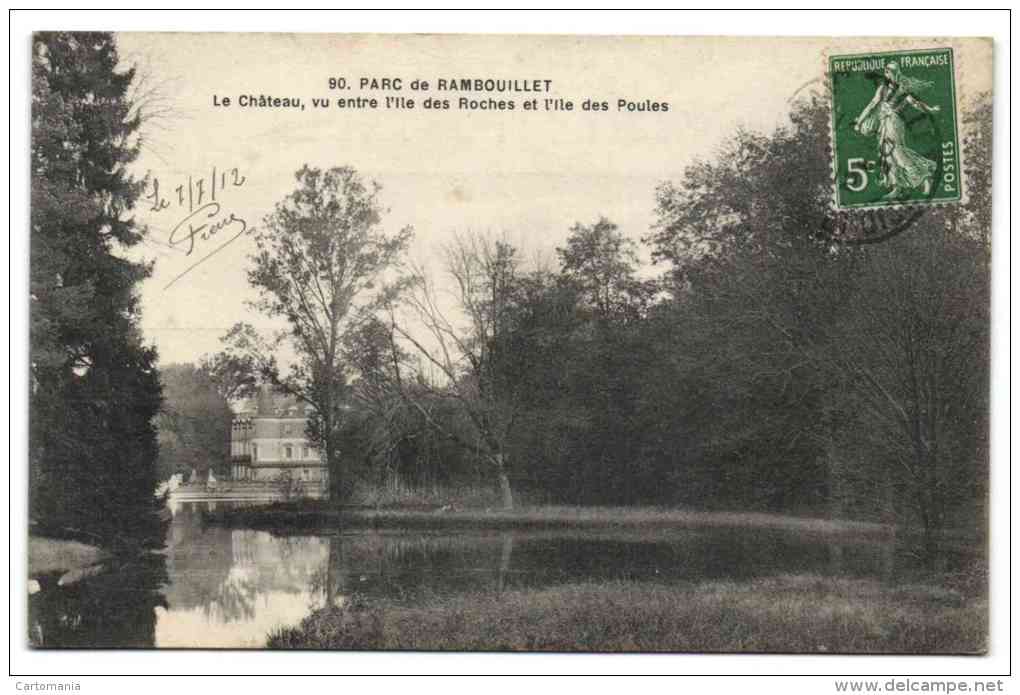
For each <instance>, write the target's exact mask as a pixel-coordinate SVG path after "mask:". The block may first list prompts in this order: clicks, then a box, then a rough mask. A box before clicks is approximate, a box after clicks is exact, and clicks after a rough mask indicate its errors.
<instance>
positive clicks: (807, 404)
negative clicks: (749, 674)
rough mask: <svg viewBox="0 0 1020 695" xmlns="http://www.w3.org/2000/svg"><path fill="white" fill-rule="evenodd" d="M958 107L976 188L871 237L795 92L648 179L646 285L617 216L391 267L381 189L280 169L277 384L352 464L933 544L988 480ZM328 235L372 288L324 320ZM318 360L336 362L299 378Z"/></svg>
mask: <svg viewBox="0 0 1020 695" xmlns="http://www.w3.org/2000/svg"><path fill="white" fill-rule="evenodd" d="M967 120H968V125H969V128H968V132H969V133H970V134H969V136H968V141H967V143H966V145H967V147H966V149H967V153H968V160H967V165H968V172H967V174H968V180H969V181H971V182H972V186H973V189H974V191H975V195H974V196H973V197H971V198H970V201H969V203H968V204H967V205H965V206H957V207H939V208H931V209H928V210H926V211H925V212H924V213H923V214H921V215H919V216H918V217H917V218H916V220H915V221H914V222H913V224H912V225H911V226H910V227H909V228H907V229H905V230H904V231H903V232H902V233H901V234H899V235H896V236H894V237H893V238H891V239H889V240H887V241H884V242H883V243H880V244H858V243H849V242H848V241H847V239H846V238H844V237H842V236H840V235H839V234H837V233H836V232H834V230H836V229H839V225H838V224H836V222H835V220H834V212H833V210H832V207H831V183H830V181H831V179H830V171H829V167H830V163H829V150H828V147H829V145H828V142H829V134H828V122H827V110H826V109H825V108H824V105H823V104H822V103H821V102H820V101H818V100H808V101H802V102H800V103H798V104H796V105H795V106H794V107H792V111H791V114H790V118H789V121H788V123H787V124H785V125H783V126H782V127H780V128H778V129H776V130H775V131H773V132H771V133H765V134H763V133H756V132H749V131H739V132H737V133H736V134H735V135H734V136H733V137H732V138H731V139H730V140H729V141H728V142H726V143H724V144H723V146H722V148H721V149H720V150H719V151H718V153H717V154H716V156H714V157H712V158H709V159H706V160H703V161H698V162H695V163H694V164H692V165H690V166H689V167H688V168H687V169H686V171H685V173H684V175H683V176H682V177H681V179H680V180H678V181H669V182H663V183H662V184H661V185H660V186H659V187H658V189H657V191H656V199H657V208H656V217H657V221H656V223H655V225H654V227H653V228H652V229H651V230H650V232H649V233H647V234H646V235H645V236H644V237H643V238H642V239H641V242H642V243H643V244H644V245H645V249H646V250H647V251H648V252H649V253H650V254H651V256H652V258H653V260H654V261H655V264H656V266H655V267H656V268H657V269H658V271H659V274H658V277H657V278H655V279H649V274H648V273H647V272H646V271H647V269H642V268H641V267H640V263H639V260H638V258H639V251H640V250H641V249H640V247H639V246H638V242H637V241H636V240H635V239H634V232H635V231H638V232H640V230H621V229H619V228H618V227H617V225H616V224H615V223H614V222H613V221H611V220H609V219H606V218H597V219H594V220H592V221H590V222H579V223H577V224H576V225H574V226H573V227H572V228H571V229H570V230H569V236H568V238H567V239H566V241H565V243H564V244H563V245H562V246H561V247H560V248H559V249H558V250H557V257H556V261H557V262H556V263H555V267H542V268H535V267H529V266H528V265H527V264H525V263H523V262H522V260H521V259H522V258H524V257H525V256H526V255H527V254H526V253H525V252H526V249H520V248H516V247H515V246H514V245H513V244H512V243H510V242H509V241H508V240H507V239H505V238H495V237H492V236H486V235H478V234H462V235H459V236H457V237H456V238H455V240H454V241H453V242H452V243H451V244H449V245H448V246H447V247H446V248H445V249H444V254H443V258H444V261H445V262H444V276H443V277H442V278H440V277H436V276H433V275H431V274H430V273H428V272H426V271H425V269H424V268H421V267H417V266H414V265H413V264H406V263H405V264H403V265H400V261H399V260H398V256H399V254H400V252H401V251H402V250H403V248H404V246H405V245H406V242H407V236H406V235H407V234H408V232H407V231H406V230H405V231H404V232H402V233H401V234H399V235H397V236H393V237H387V236H386V235H384V234H382V233H381V232H377V231H376V226H377V225H379V224H380V223H381V219H382V212H383V211H382V210H381V209H380V207H379V206H378V203H377V202H376V199H375V197H374V191H375V190H377V189H376V188H369V187H367V186H366V185H364V184H362V183H361V181H360V179H359V178H358V177H357V175H356V174H354V172H353V171H352V170H349V169H334V170H330V171H329V172H325V173H323V172H319V171H318V170H308V169H303V170H302V171H301V172H299V173H298V179H299V183H300V185H299V188H298V190H297V191H296V192H295V193H294V194H293V195H292V196H291V197H290V198H288V199H287V201H294V202H300V203H301V204H302V205H304V207H305V208H306V209H304V210H303V211H302V212H300V214H298V213H297V212H296V211H295V212H293V213H292V212H289V211H288V208H287V207H286V206H287V205H290V204H291V203H290V202H285V203H284V204H283V205H284V207H281V208H278V211H277V212H276V213H274V215H275V217H274V218H272V220H271V221H274V222H275V223H276V224H277V225H279V228H280V229H281V230H284V229H286V230H287V232H288V234H290V235H291V236H288V237H280V238H281V239H283V238H286V239H291V238H292V237H293V236H294V235H297V236H299V237H300V240H299V241H288V242H287V243H290V244H292V246H293V248H288V249H285V251H286V253H285V254H283V255H282V256H279V258H281V259H286V260H285V261H284V260H274V258H276V256H267V255H266V253H265V251H261V252H260V255H258V256H257V257H256V258H255V261H256V268H257V270H256V271H253V273H255V274H253V275H252V279H253V282H254V283H255V284H256V286H258V287H260V288H261V289H262V291H263V297H264V299H263V304H262V306H261V308H262V310H263V311H264V312H265V313H268V314H270V315H277V316H284V317H286V318H287V320H288V322H289V324H290V337H291V338H292V339H293V340H292V344H295V345H296V346H297V348H298V351H299V353H301V354H302V355H304V357H303V359H305V360H306V361H307V365H308V367H307V370H306V371H307V374H305V375H304V376H302V377H301V379H299V380H298V381H299V382H301V383H297V382H293V381H292V382H291V384H292V387H291V388H292V390H293V391H295V392H298V393H300V391H301V389H302V388H308V387H311V386H313V385H314V384H316V383H318V384H319V386H317V387H316V388H328V389H332V390H333V391H332V392H331V393H332V395H331V396H330V398H331V399H332V400H331V402H332V403H333V406H331V407H335V406H336V404H338V403H342V404H343V406H342V407H341V408H339V409H336V410H335V415H336V417H335V418H334V419H333V420H332V424H331V426H330V427H331V429H330V431H331V432H333V433H334V434H335V436H336V440H335V451H338V452H342V453H341V454H340V455H339V456H338V457H336V458H337V461H338V462H339V465H340V466H342V467H343V470H344V471H345V474H347V475H350V476H355V475H357V476H359V477H362V478H368V479H374V480H380V479H383V478H387V479H391V480H392V479H394V478H396V479H399V480H403V481H405V482H407V483H408V484H410V485H416V484H423V485H435V484H453V483H457V482H458V481H474V482H478V481H482V482H483V484H485V485H491V486H492V487H493V489H494V490H498V491H499V494H500V495H501V497H502V502H503V505H504V506H506V507H508V508H509V507H512V506H513V505H514V502H515V496H516V495H518V493H520V492H524V493H526V496H527V497H528V498H530V499H538V500H541V501H547V502H562V503H571V504H649V503H652V504H670V505H673V504H682V505H688V506H696V507H702V508H705V507H709V508H712V507H714V508H735V509H763V510H777V511H786V512H803V513H825V514H832V515H839V516H858V517H871V518H882V519H885V520H895V521H899V522H903V523H909V524H916V525H918V526H920V527H923V528H924V529H925V530H926V531H928V532H929V533H928V536H929V537H933V536H934V532H935V531H937V530H938V529H940V528H943V527H945V526H947V525H960V524H967V525H972V524H975V523H976V522H978V521H979V519H980V517H981V514H982V513H983V512H982V500H983V499H984V495H985V493H986V483H985V481H986V480H987V470H986V462H987V453H988V452H987V427H988V422H987V416H988V404H987V393H988V378H989V352H988V341H989V325H990V317H989V259H990V254H989V238H988V234H989V217H988V209H989V208H988V202H989V201H988V200H987V198H986V196H985V194H984V191H986V190H988V189H989V188H990V186H989V185H988V184H989V182H988V173H987V172H988V170H989V169H990V124H991V119H990V112H989V109H988V106H987V100H984V101H979V102H977V103H975V104H972V105H970V113H969V116H968V117H967ZM331 177H332V178H331ZM330 180H332V181H334V182H340V181H343V182H346V183H345V184H344V186H353V188H351V189H350V190H345V188H344V186H337V185H327V186H324V187H323V186H320V184H319V182H320V181H321V182H328V181H330ZM369 190H371V191H372V193H367V194H366V191H369ZM320 198H321V200H319V199H320ZM322 206H325V207H324V209H323V210H319V209H318V208H319V207H322ZM339 211H346V212H344V213H343V214H342V215H340V214H338V213H339ZM352 234H353V235H352ZM347 239H353V240H355V242H356V244H359V245H356V246H355V247H353V250H354V253H353V255H349V256H348V260H347V261H344V260H343V258H344V256H343V255H342V254H341V255H340V256H336V255H334V256H333V258H334V261H333V262H334V264H336V266H337V267H338V268H340V269H341V270H343V269H349V268H353V269H354V270H355V271H357V272H356V273H355V274H354V275H352V276H350V277H351V278H353V279H355V280H356V281H355V284H354V285H352V287H354V288H358V289H359V290H360V289H365V290H371V292H370V293H367V294H370V296H371V299H370V301H366V302H364V303H361V304H359V305H357V307H358V310H357V312H356V313H351V314H342V311H337V308H339V309H341V310H347V309H348V307H353V306H355V305H354V304H352V303H351V302H350V301H349V300H348V299H346V298H345V297H347V296H350V295H349V293H348V295H344V294H341V295H338V297H339V299H338V300H336V301H338V302H339V304H337V303H336V302H334V301H332V300H330V294H329V290H328V287H329V286H330V285H329V282H330V281H329V280H328V277H329V272H330V271H329V268H328V267H326V266H323V265H322V261H321V260H315V259H316V258H319V259H321V258H328V257H329V254H331V253H334V251H335V248H334V247H332V246H330V244H333V243H341V242H342V243H348V242H347V241H345V240H347ZM358 240H365V241H358ZM274 243H275V242H274ZM364 243H367V244H368V245H364V246H361V245H360V244H364ZM300 244H303V245H304V246H302V247H299V245H300ZM377 244H378V246H374V245H377ZM323 245H325V246H323ZM320 246H321V247H322V248H319V247H320ZM320 251H322V252H324V253H325V255H323V254H322V253H319V252H320ZM359 254H367V257H365V259H364V262H357V263H354V264H351V261H350V259H357V258H362V256H361V255H359ZM270 261H272V263H275V264H276V265H271V264H270ZM310 261H314V263H313V264H312V265H309V262H310ZM345 263H346V265H345ZM316 264H318V265H316ZM397 268H399V270H400V272H399V273H390V274H389V275H387V271H389V270H392V269H397ZM344 272H346V271H344ZM259 273H261V275H259ZM334 282H335V281H334ZM324 286H325V288H326V289H324ZM451 299H452V300H453V301H452V302H451ZM320 306H321V307H322V308H323V309H325V310H326V311H323V310H320V309H319V308H316V307H320ZM330 312H332V313H333V315H335V316H337V317H339V318H340V320H339V321H333V320H331V319H330V318H329V316H330V315H331V313H330ZM351 319H354V320H351ZM330 327H332V328H330ZM324 329H325V330H324ZM249 333H250V331H248V330H247V329H242V328H238V329H236V330H235V331H234V332H233V335H232V344H233V345H234V346H235V348H234V349H235V354H236V355H249V356H252V355H255V356H256V357H252V359H254V360H255V361H256V362H258V358H257V355H258V353H259V351H260V350H261V351H263V352H267V351H268V348H267V346H266V345H265V344H264V343H261V342H260V341H259V339H258V337H257V336H254V335H249ZM322 336H325V340H323V338H322ZM320 343H321V344H322V345H325V346H327V347H329V351H327V353H323V351H322V350H321V349H320V345H319V344H320ZM245 346H246V348H245ZM302 346H305V347H306V348H307V349H304V350H302ZM242 348H244V349H242ZM267 354H268V352H267ZM323 362H325V363H327V364H329V365H333V366H332V367H330V368H329V369H332V370H333V371H334V372H335V373H336V374H338V375H340V377H342V378H337V379H333V380H330V379H319V381H318V382H316V380H315V378H313V375H314V374H315V373H316V372H315V369H319V370H320V371H319V372H318V373H319V374H320V375H321V374H322V373H323V372H322V369H323V367H322V366H321V363H323ZM263 363H264V364H265V365H267V366H266V368H264V369H263V370H262V371H263V373H264V374H265V375H267V376H269V377H270V378H273V379H275V380H276V381H280V379H279V376H278V374H277V372H276V371H275V366H274V365H273V364H272V360H271V359H268V360H263ZM316 365H320V366H318V367H317V366H316ZM327 371H328V370H327ZM298 376H301V375H298ZM302 383H303V384H304V386H302ZM306 392H307V393H311V392H310V391H306ZM336 463H337V462H333V464H336ZM333 464H331V465H333Z"/></svg>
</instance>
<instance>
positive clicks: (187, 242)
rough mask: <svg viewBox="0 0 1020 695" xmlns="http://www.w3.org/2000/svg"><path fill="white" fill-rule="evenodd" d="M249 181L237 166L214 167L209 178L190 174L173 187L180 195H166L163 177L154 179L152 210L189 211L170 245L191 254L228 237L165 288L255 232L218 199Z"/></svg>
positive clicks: (177, 227) (168, 243)
mask: <svg viewBox="0 0 1020 695" xmlns="http://www.w3.org/2000/svg"><path fill="white" fill-rule="evenodd" d="M247 180H248V179H247V177H246V176H243V175H242V174H241V172H240V170H239V169H238V168H237V167H234V168H232V169H228V170H226V171H218V170H217V168H216V167H213V168H212V170H211V174H210V175H209V176H208V177H205V176H202V177H195V176H188V180H187V184H184V183H181V184H180V185H179V186H177V187H176V188H174V189H172V193H176V195H172V194H171V195H170V197H166V196H164V195H163V194H162V193H161V191H160V181H159V179H158V178H153V180H152V191H151V192H150V193H149V194H147V195H146V196H145V199H146V200H148V201H150V203H151V207H150V211H152V212H155V213H161V212H164V211H166V210H177V211H186V214H185V215H184V217H182V218H181V219H180V221H178V222H177V223H176V224H175V225H174V226H173V228H172V229H171V230H170V236H169V238H167V245H168V246H170V247H171V248H174V249H178V250H183V252H184V255H185V256H190V255H191V254H192V253H193V252H194V251H195V248H196V246H198V245H199V244H200V243H201V242H207V241H210V240H212V239H213V238H215V237H217V236H220V237H221V238H222V237H223V236H226V238H225V239H224V241H223V242H222V243H221V244H219V245H218V246H216V247H215V248H214V249H212V250H211V251H209V252H208V253H206V254H205V255H204V256H202V257H201V258H200V259H198V260H197V261H195V262H194V263H192V264H191V265H190V266H188V267H187V268H186V269H185V270H184V271H183V272H181V273H179V274H178V275H177V276H176V277H174V279H172V280H171V281H170V282H168V283H167V284H166V285H165V286H164V287H163V289H169V288H170V287H171V286H173V284H174V283H176V282H177V281H178V280H180V279H181V278H183V277H184V276H185V275H187V274H188V273H190V272H191V271H192V270H194V269H195V268H197V267H198V266H199V265H201V264H202V263H204V262H206V261H207V260H209V259H210V258H212V257H213V256H215V255H216V254H217V253H219V252H220V251H222V250H223V249H225V248H226V247H227V246H229V245H230V244H232V243H233V242H235V241H237V240H238V239H240V238H241V237H242V236H244V235H245V234H249V233H251V232H252V231H254V227H249V226H248V222H247V221H246V220H245V219H244V218H243V217H238V216H237V215H236V214H235V213H234V212H229V211H226V210H224V208H223V205H222V204H221V203H220V202H219V201H218V200H217V197H218V196H222V195H224V193H225V192H226V191H228V190H230V189H231V188H240V187H241V186H243V185H244V184H245V182H247Z"/></svg>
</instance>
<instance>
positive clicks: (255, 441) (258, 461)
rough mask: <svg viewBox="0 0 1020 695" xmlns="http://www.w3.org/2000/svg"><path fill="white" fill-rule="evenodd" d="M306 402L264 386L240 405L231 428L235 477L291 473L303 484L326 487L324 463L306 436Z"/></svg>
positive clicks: (270, 478) (277, 476) (269, 478)
mask: <svg viewBox="0 0 1020 695" xmlns="http://www.w3.org/2000/svg"><path fill="white" fill-rule="evenodd" d="M309 410H310V409H309V408H308V406H306V405H304V404H303V403H300V402H298V401H295V400H294V399H291V398H283V397H280V396H277V395H275V394H273V392H272V390H271V389H270V388H269V387H268V386H265V387H263V388H262V389H261V390H260V391H259V394H258V397H257V398H255V399H254V401H253V402H252V401H249V402H247V403H245V404H244V406H242V407H241V409H240V412H238V413H237V414H236V415H235V416H234V421H233V424H232V426H231V428H230V471H231V477H232V478H233V479H234V480H257V481H266V482H269V481H274V480H280V479H281V478H283V477H286V476H288V475H289V476H290V478H291V479H292V480H295V481H300V482H301V483H302V484H303V485H305V486H306V487H313V488H314V487H316V486H318V487H320V488H321V487H325V484H326V481H327V479H328V473H327V470H326V464H325V462H324V461H323V460H322V457H321V456H320V454H319V451H318V450H317V449H316V448H315V447H313V446H312V445H311V444H310V443H309V442H308V440H307V439H306V437H305V426H306V424H307V422H308V415H309Z"/></svg>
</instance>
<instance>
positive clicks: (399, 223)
mask: <svg viewBox="0 0 1020 695" xmlns="http://www.w3.org/2000/svg"><path fill="white" fill-rule="evenodd" d="M31 65H32V67H31V70H32V73H31V127H32V143H31V259H30V263H31V266H30V274H31V293H30V309H29V311H30V348H31V365H30V366H31V376H30V396H29V404H30V418H31V419H30V431H29V466H28V468H29V476H30V481H29V490H28V493H29V539H28V554H29V557H28V562H29V565H28V578H27V580H28V591H27V596H25V598H24V600H25V601H27V603H28V621H27V625H25V626H24V630H25V632H24V633H23V634H25V635H26V638H25V639H26V642H27V644H28V645H30V646H31V647H32V648H34V649H52V648H84V649H91V648H111V647H112V648H147V649H148V648H155V649H161V648H185V649H235V648H252V649H294V650H297V649H317V650H334V649H337V650H422V651H484V652H489V651H499V652H503V651H508V652H517V651H529V652H548V651H552V652H672V653H688V652H698V653H719V652H725V653H784V654H789V653H797V654H799V653H810V654H822V653H824V654H957V655H980V654H984V653H986V652H987V650H988V648H989V641H988V640H989V637H988V635H989V627H988V626H989V611H990V607H989V598H988V566H989V555H988V547H987V538H988V522H987V518H988V495H989V484H988V481H989V373H990V364H989V362H990V357H989V356H990V348H989V339H990V328H991V320H990V313H989V312H990V291H991V290H990V264H991V243H990V239H991V214H992V210H991V200H992V197H991V191H992V181H991V163H992V155H991V151H992V150H991V142H992V141H991V133H992V104H993V99H994V98H995V97H994V95H993V94H992V66H993V44H992V41H991V40H989V39H981V38H949V37H941V38H931V39H926V38H918V37H913V38H902V39H898V38H893V37H883V38H864V37H861V38H779V37H775V38H749V37H740V38H737V37H733V38H727V37H638V36H555V35H549V36H542V35H528V36H523V35H521V36H514V35H484V36H483V35H467V34H465V35H430V34H407V35H383V34H286V33H279V34H244V33H217V34H213V33H73V32H66V33H62V32H38V33H35V34H33V36H32V41H31ZM991 608H992V609H994V610H1004V608H1003V607H1002V606H998V607H996V606H992V607H991Z"/></svg>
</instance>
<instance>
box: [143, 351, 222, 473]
mask: <svg viewBox="0 0 1020 695" xmlns="http://www.w3.org/2000/svg"><path fill="white" fill-rule="evenodd" d="M160 374H161V377H162V382H163V399H164V400H163V408H162V410H161V412H160V414H159V418H158V419H157V427H158V429H159V471H160V479H161V480H165V479H167V478H169V477H170V476H171V475H173V474H174V473H182V474H185V475H187V474H190V472H191V471H193V470H194V471H196V472H197V473H198V474H199V477H200V478H205V477H206V475H207V474H208V471H209V470H213V471H214V472H215V475H217V476H224V475H226V473H227V472H228V471H229V467H228V466H227V460H228V457H229V454H230V450H229V446H230V426H231V422H232V419H233V412H232V411H231V409H230V404H229V403H228V402H227V399H226V398H225V397H224V395H223V393H222V391H221V390H220V388H219V387H218V385H217V384H216V382H214V381H213V380H212V378H211V377H210V376H209V375H208V373H207V372H206V371H205V370H204V369H201V368H197V367H195V366H194V365H192V364H169V365H167V366H165V367H163V368H162V369H161V370H160Z"/></svg>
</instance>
